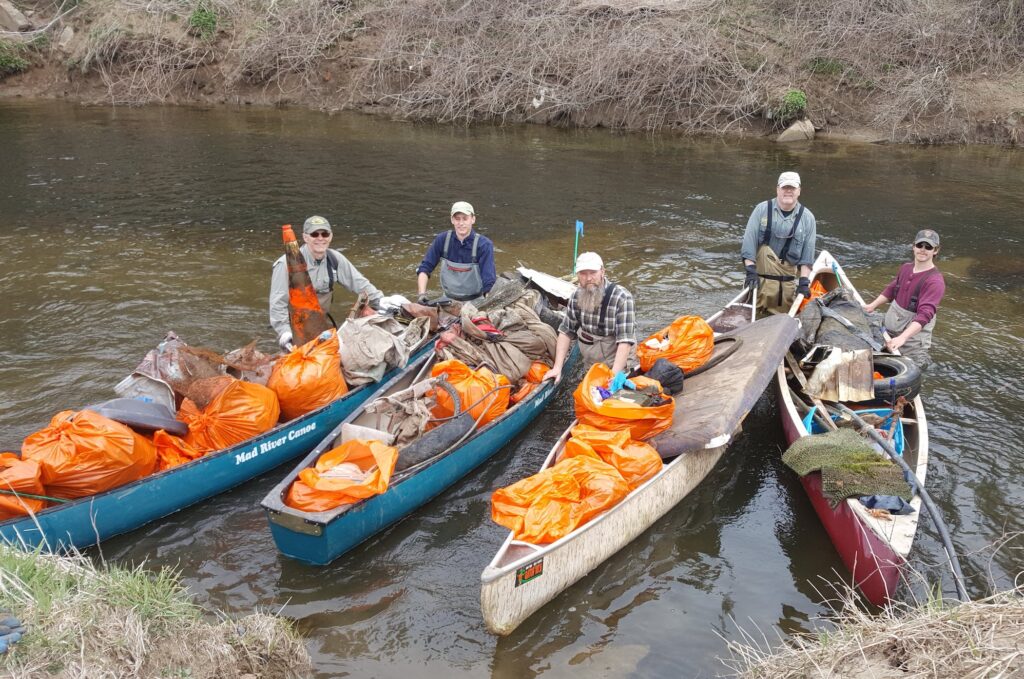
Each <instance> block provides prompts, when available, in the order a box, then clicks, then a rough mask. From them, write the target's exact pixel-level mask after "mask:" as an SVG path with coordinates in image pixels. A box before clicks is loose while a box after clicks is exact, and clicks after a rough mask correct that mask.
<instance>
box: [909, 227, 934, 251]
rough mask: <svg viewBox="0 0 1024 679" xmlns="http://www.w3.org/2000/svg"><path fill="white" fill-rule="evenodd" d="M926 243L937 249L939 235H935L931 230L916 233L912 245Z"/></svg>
mask: <svg viewBox="0 0 1024 679" xmlns="http://www.w3.org/2000/svg"><path fill="white" fill-rule="evenodd" d="M922 242H923V243H928V244H929V245H931V246H932V247H933V248H937V247H939V234H937V233H935V232H934V231H932V230H931V229H921V230H920V231H918V232H917V237H916V238H915V239H914V244H917V243H922Z"/></svg>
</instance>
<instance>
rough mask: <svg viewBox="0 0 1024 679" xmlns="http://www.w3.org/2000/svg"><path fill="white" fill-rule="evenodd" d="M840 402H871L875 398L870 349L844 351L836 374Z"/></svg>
mask: <svg viewBox="0 0 1024 679" xmlns="http://www.w3.org/2000/svg"><path fill="white" fill-rule="evenodd" d="M836 377H837V382H838V384H837V385H836V387H837V390H838V392H839V400H840V401H853V402H857V401H870V400H871V399H873V398H874V397H875V387H874V376H873V367H872V363H871V350H870V349H855V350H853V351H843V352H842V359H841V362H840V367H839V371H838V372H837V374H836Z"/></svg>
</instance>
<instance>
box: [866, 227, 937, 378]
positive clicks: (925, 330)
mask: <svg viewBox="0 0 1024 679" xmlns="http://www.w3.org/2000/svg"><path fill="white" fill-rule="evenodd" d="M911 252H912V253H913V255H914V259H913V261H912V262H907V263H906V264H904V265H903V266H901V267H900V270H899V272H898V273H897V274H896V278H894V279H892V281H890V282H889V285H887V286H885V289H884V290H882V294H880V295H879V296H878V297H876V298H875V299H874V300H873V301H872V302H871V303H870V304H865V305H864V311H866V312H867V313H871V312H873V311H874V310H875V309H877V308H878V307H880V306H882V305H883V304H886V303H888V302H892V304H890V305H889V309H888V311H886V312H885V321H884V322H885V331H886V332H887V333H889V340H888V341H887V342H886V343H885V344H886V346H887V347H888V348H889V349H890V350H891V351H899V352H900V353H901V354H902V355H904V356H906V357H907V358H909V359H910V360H912V361H914V363H917V365H918V367H919V368H921V370H922V371H923V370H927V368H928V366H929V365H931V362H932V360H931V355H930V354H929V353H928V350H929V349H930V348H931V346H932V331H933V330H934V329H935V319H936V316H937V314H938V311H939V304H940V303H941V302H942V297H943V295H945V294H946V281H945V279H944V278H943V277H942V272H941V271H939V269H938V267H936V266H935V256H936V255H938V254H939V234H938V233H936V232H935V230H934V229H921V230H920V231H918V232H917V236H915V237H914V245H913V247H912V248H911Z"/></svg>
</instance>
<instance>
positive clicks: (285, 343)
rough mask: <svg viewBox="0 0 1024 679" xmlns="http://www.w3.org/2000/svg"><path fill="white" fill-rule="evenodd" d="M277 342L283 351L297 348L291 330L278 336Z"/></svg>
mask: <svg viewBox="0 0 1024 679" xmlns="http://www.w3.org/2000/svg"><path fill="white" fill-rule="evenodd" d="M277 344H278V346H280V347H281V350H282V351H291V350H292V349H294V348H295V345H294V344H292V334H291V333H290V332H286V333H284V334H282V335H281V336H280V337H278V338H277Z"/></svg>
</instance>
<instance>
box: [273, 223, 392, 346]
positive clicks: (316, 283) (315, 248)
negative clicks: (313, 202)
mask: <svg viewBox="0 0 1024 679" xmlns="http://www.w3.org/2000/svg"><path fill="white" fill-rule="evenodd" d="M332 238H334V231H333V230H332V229H331V223H330V222H329V221H327V220H326V219H325V218H323V217H321V216H320V215H313V216H312V217H310V218H309V219H307V220H306V221H305V222H303V224H302V241H303V245H302V247H301V248H299V252H301V253H302V256H303V258H304V259H305V260H306V269H307V270H308V271H309V279H310V281H311V282H312V283H313V289H314V290H316V296H317V300H318V301H319V302H320V308H321V309H323V310H324V313H325V314H327V317H328V318H329V319H330V320H331V321H332V322H333V321H334V319H333V318H332V317H331V302H332V301H333V300H334V286H335V285H336V284H337V285H341V286H342V287H344V288H346V289H347V290H348V291H349V292H353V293H355V294H357V295H358V294H359V293H361V292H365V293H366V295H367V297H369V303H370V306H371V307H372V308H373V309H376V308H378V305H379V303H380V300H381V298H382V297H383V296H384V293H382V292H381V291H380V290H378V289H377V288H376V287H374V286H373V284H372V283H370V281H368V280H367V279H366V276H364V275H363V274H361V273H359V269H357V268H356V267H355V266H354V265H353V264H352V262H350V261H348V259H347V258H346V257H345V255H343V254H341V253H340V252H339V251H338V250H334V249H332V248H331V239H332ZM270 325H271V326H272V327H273V328H274V332H276V333H277V343H278V344H279V345H280V346H281V348H282V349H284V350H285V351H290V350H291V349H292V329H291V325H290V324H289V322H288V265H287V264H285V260H284V255H281V257H279V258H278V260H277V261H276V262H274V268H273V270H272V271H271V274H270ZM335 325H336V324H335Z"/></svg>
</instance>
